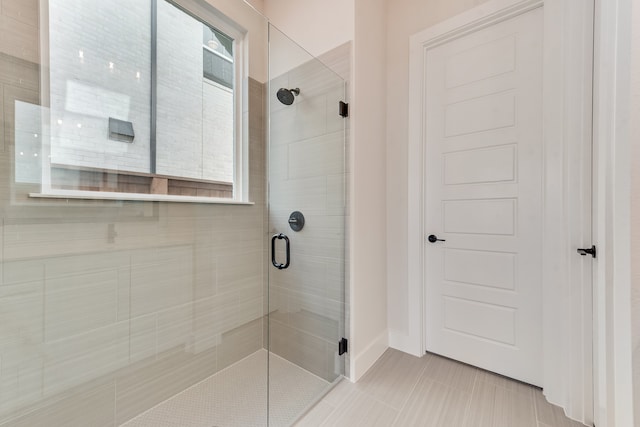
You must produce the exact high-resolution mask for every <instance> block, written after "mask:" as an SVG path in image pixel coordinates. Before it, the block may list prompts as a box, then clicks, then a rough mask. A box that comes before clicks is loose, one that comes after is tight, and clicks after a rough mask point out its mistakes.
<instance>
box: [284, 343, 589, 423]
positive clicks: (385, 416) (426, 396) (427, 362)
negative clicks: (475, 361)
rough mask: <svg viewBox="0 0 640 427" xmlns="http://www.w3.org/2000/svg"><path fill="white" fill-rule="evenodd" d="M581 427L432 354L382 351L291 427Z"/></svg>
mask: <svg viewBox="0 0 640 427" xmlns="http://www.w3.org/2000/svg"><path fill="white" fill-rule="evenodd" d="M307 426H331V427H339V426H349V427H354V426H366V427H373V426H381V427H386V426H400V427H405V426H407V427H409V426H421V427H457V426H461V427H582V424H580V423H577V422H575V421H571V420H569V419H568V418H566V417H565V416H564V413H563V412H562V410H561V409H560V408H558V407H557V406H553V405H551V404H549V403H548V402H547V401H546V399H545V398H544V396H543V395H542V392H541V391H540V389H538V388H536V387H532V386H529V385H526V384H522V383H519V382H517V381H513V380H510V379H508V378H504V377H501V376H498V375H495V374H492V373H490V372H486V371H483V370H480V369H477V368H474V367H471V366H468V365H464V364H462V363H458V362H455V361H452V360H449V359H446V358H443V357H440V356H436V355H434V354H427V355H425V356H424V357H422V358H417V357H413V356H410V355H408V354H405V353H402V352H399V351H396V350H391V349H389V350H387V352H386V353H385V354H384V355H383V356H382V357H381V358H380V360H378V362H376V364H375V365H374V367H373V368H371V371H369V372H368V373H367V374H366V375H365V376H364V377H363V378H362V379H361V380H360V381H359V382H358V383H356V384H352V383H350V382H348V381H346V380H344V381H342V382H341V383H340V384H338V386H337V387H335V388H334V389H333V390H332V391H331V392H329V393H328V394H327V395H326V396H325V397H324V398H323V399H322V400H321V401H320V402H319V403H318V404H317V405H316V406H315V407H314V408H313V409H311V410H310V411H309V412H308V413H307V414H306V415H305V416H304V417H303V418H302V419H301V420H300V421H299V422H298V423H297V424H296V427H307Z"/></svg>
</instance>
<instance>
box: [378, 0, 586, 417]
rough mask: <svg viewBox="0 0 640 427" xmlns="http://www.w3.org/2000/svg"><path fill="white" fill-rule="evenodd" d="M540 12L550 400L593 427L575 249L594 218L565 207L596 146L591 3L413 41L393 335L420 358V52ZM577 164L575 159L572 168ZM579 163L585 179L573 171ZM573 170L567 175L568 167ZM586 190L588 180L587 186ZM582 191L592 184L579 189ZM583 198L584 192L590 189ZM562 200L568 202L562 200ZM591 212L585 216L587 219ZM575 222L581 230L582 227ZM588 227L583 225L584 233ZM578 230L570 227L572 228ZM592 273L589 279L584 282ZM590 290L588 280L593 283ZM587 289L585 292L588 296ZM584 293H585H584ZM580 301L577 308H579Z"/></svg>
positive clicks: (504, 15)
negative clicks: (403, 315)
mask: <svg viewBox="0 0 640 427" xmlns="http://www.w3.org/2000/svg"><path fill="white" fill-rule="evenodd" d="M543 5H544V22H545V24H544V37H545V43H544V46H545V48H544V69H545V71H544V83H543V85H544V109H545V113H544V129H545V135H544V156H545V166H544V167H545V170H544V176H545V187H544V190H545V193H544V200H545V202H544V236H543V239H544V243H543V245H544V248H545V252H544V261H543V265H544V267H543V270H544V271H543V274H544V280H543V282H544V284H543V309H544V315H543V318H544V325H541V327H542V328H543V343H544V360H543V370H544V379H543V385H544V393H545V395H546V396H547V398H548V399H549V400H550V401H551V402H552V403H555V404H557V405H560V406H562V407H563V408H564V409H565V411H566V412H567V414H568V415H569V416H570V417H572V418H574V419H579V420H581V421H584V422H586V423H590V422H591V421H592V416H593V409H592V396H591V395H592V387H591V381H592V373H591V367H592V365H591V355H590V350H591V341H590V340H591V336H592V333H591V323H592V312H591V292H590V290H589V289H587V290H586V291H585V289H584V288H585V286H583V282H582V277H587V279H588V275H589V270H590V268H591V266H590V264H587V263H584V262H583V263H581V262H580V261H577V262H576V258H575V256H576V255H577V254H576V253H575V249H576V248H577V247H581V246H580V245H584V244H586V243H587V242H586V241H585V240H586V239H590V233H591V222H590V215H589V213H588V212H587V213H586V214H585V215H578V217H577V218H576V217H572V216H571V215H575V214H576V213H577V212H581V209H582V208H583V206H584V204H585V202H587V201H586V197H584V198H583V197H580V196H578V197H575V195H573V197H569V196H571V195H572V194H571V191H572V190H573V191H575V187H574V185H575V182H576V180H577V182H579V183H581V182H582V181H580V179H581V178H583V177H584V176H589V173H590V171H589V170H588V169H589V168H588V166H585V167H582V166H583V163H584V159H583V158H582V156H583V155H584V153H585V152H587V153H589V152H590V146H589V145H588V142H590V141H591V130H592V124H591V109H590V106H591V82H592V75H591V67H590V66H589V64H590V63H591V62H590V61H591V54H592V47H593V44H592V41H591V37H590V36H591V31H592V28H593V27H592V20H593V3H592V1H584V0H546V1H544V2H543V1H542V0H492V1H489V2H487V3H484V4H482V5H480V6H478V7H476V8H473V9H471V10H469V11H467V12H465V13H463V14H461V15H458V16H455V17H453V18H451V19H449V20H447V21H445V22H443V23H441V24H438V25H435V26H433V27H431V28H429V29H426V30H424V31H422V32H420V33H418V34H415V35H414V36H412V37H411V40H410V88H411V89H410V101H409V106H410V108H409V111H410V113H409V147H408V185H409V187H408V196H409V197H408V200H409V204H408V218H407V227H408V229H409V230H411V231H410V233H408V236H409V240H408V260H407V262H408V278H409V284H408V285H409V298H408V306H409V309H408V311H409V313H408V317H409V319H408V320H409V327H408V333H405V334H402V333H400V332H398V331H394V332H392V334H390V342H391V343H392V344H393V345H394V346H396V345H397V346H398V347H396V348H399V349H400V350H403V351H407V352H409V353H414V352H415V348H416V345H419V346H420V349H421V352H423V351H424V350H425V348H424V336H423V328H424V325H423V319H424V305H423V304H424V303H423V295H424V290H423V283H424V280H423V277H424V271H423V249H424V240H423V239H424V235H425V233H424V228H423V227H424V226H423V210H424V208H423V198H424V195H423V188H422V186H423V168H424V154H423V147H422V141H423V122H422V118H423V114H424V109H423V105H422V94H423V93H424V92H423V91H424V86H423V85H424V82H423V75H424V73H423V67H424V56H423V55H424V50H425V49H427V48H430V47H433V46H437V45H439V44H442V43H444V42H446V41H449V40H452V39H455V38H458V37H461V36H463V35H466V34H469V33H470V32H472V31H476V30H478V29H482V28H484V27H486V26H489V25H493V24H495V23H498V22H501V21H504V20H506V19H509V18H511V17H514V16H517V15H519V14H522V13H525V12H527V11H529V10H532V9H534V8H536V7H541V6H543ZM572 156H581V157H578V159H580V160H576V159H575V157H572ZM569 159H572V160H573V161H574V162H575V161H577V164H579V166H578V167H577V169H580V172H581V173H582V174H581V175H580V176H579V177H577V178H576V177H572V176H569V175H568V174H569V171H570V170H573V169H572V168H571V167H573V166H575V164H574V165H571V164H570V162H569ZM570 166H571V167H570ZM587 181H588V179H587ZM582 184H583V185H587V186H588V184H589V182H587V183H582ZM585 191H586V187H585ZM565 196H567V198H566V199H565ZM587 210H588V209H587ZM576 221H577V223H578V225H577V226H576V225H575V224H576ZM580 221H582V223H580ZM571 225H573V226H571ZM585 271H586V273H585ZM587 281H588V280H587ZM586 287H587V288H588V286H586ZM581 288H582V289H581ZM576 295H577V298H576Z"/></svg>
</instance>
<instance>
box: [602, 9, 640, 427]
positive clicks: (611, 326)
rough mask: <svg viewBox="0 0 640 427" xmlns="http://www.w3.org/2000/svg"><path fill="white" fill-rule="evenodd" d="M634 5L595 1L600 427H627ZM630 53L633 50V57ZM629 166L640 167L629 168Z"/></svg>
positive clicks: (629, 420)
mask: <svg viewBox="0 0 640 427" xmlns="http://www.w3.org/2000/svg"><path fill="white" fill-rule="evenodd" d="M632 4H633V2H632V0H612V1H599V2H597V3H596V7H597V18H598V19H597V20H596V22H597V25H596V49H595V52H596V61H595V92H594V94H595V103H594V137H595V159H594V160H595V162H594V164H595V167H596V177H597V179H596V181H595V185H596V187H595V189H596V191H595V207H596V209H595V232H596V236H595V240H596V244H597V245H598V249H599V252H600V254H601V255H600V256H599V258H600V260H599V262H598V263H597V268H596V272H597V276H596V277H597V282H596V283H597V285H596V288H595V290H596V292H595V301H594V303H595V311H596V322H595V325H596V328H597V334H596V336H595V339H596V342H595V349H596V352H595V356H596V357H595V364H596V374H597V375H596V378H595V380H596V396H595V406H596V417H595V423H596V424H597V425H598V426H601V427H617V426H632V425H634V424H633V384H632V375H631V374H632V360H631V359H632V357H631V356H632V354H631V353H632V342H631V341H632V339H631V336H632V334H631V330H632V328H631V320H632V317H631V304H630V297H631V277H632V271H633V270H632V267H631V266H632V262H633V259H635V257H636V256H637V255H636V253H635V252H633V253H632V252H631V248H632V247H631V236H632V235H631V232H632V231H633V230H635V225H634V226H633V228H632V222H631V220H632V213H631V212H632V211H631V203H630V202H631V195H632V194H633V193H632V187H631V166H632V161H630V149H631V147H632V146H633V145H636V144H635V143H634V144H631V143H630V141H631V140H632V139H631V133H630V131H631V129H630V122H631V120H630V116H629V114H630V107H631V106H632V105H637V104H636V102H637V101H633V103H632V98H633V97H632V96H630V92H631V90H632V87H633V86H632V84H631V81H632V80H631V77H630V76H631V73H630V65H631V52H632V50H633V51H634V58H635V50H636V46H635V45H633V44H632V40H631V35H632V28H633V25H632V22H631V13H632V10H633V9H632ZM632 46H633V49H632ZM633 166H637V162H636V161H635V160H634V161H633Z"/></svg>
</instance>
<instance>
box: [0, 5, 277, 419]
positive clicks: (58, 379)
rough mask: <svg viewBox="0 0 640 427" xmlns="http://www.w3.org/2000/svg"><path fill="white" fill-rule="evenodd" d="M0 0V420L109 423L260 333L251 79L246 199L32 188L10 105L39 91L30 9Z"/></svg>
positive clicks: (260, 202) (260, 240)
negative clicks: (19, 171)
mask: <svg viewBox="0 0 640 427" xmlns="http://www.w3.org/2000/svg"><path fill="white" fill-rule="evenodd" d="M3 1H4V2H5V3H6V0H3ZM27 3H28V4H29V5H31V4H33V5H35V4H36V3H37V2H24V3H22V2H11V5H13V6H15V5H18V4H20V5H27ZM3 4H4V3H3ZM16 7H18V6H16ZM25 7H26V6H24V7H23V9H24V8H25ZM0 10H2V14H3V15H2V16H1V17H0V18H1V19H2V20H3V21H2V25H1V26H2V27H3V28H5V29H6V28H7V27H8V26H9V24H6V23H7V22H9V23H10V24H11V25H12V27H10V34H11V37H12V38H13V40H14V41H13V43H10V44H9V43H7V46H5V45H3V44H2V43H1V42H0V45H1V46H0V99H1V100H2V102H1V103H0V118H1V119H2V120H1V121H0V125H1V126H0V218H1V219H0V220H1V222H0V270H1V271H0V426H12V427H13V426H30V427H33V426H45V425H46V426H62V425H64V426H71V425H76V426H113V425H114V424H116V425H117V424H119V423H121V422H123V421H125V420H127V419H129V418H131V417H133V416H135V415H137V414H139V413H140V412H142V411H144V410H146V409H148V408H150V407H152V406H154V405H155V404H157V403H159V402H160V401H162V400H164V399H166V398H168V397H170V396H172V395H173V394H175V393H177V392H179V391H181V390H183V389H184V388H186V387H188V386H190V385H192V384H194V383H196V382H198V381H200V380H202V379H204V378H206V377H207V376H209V375H211V374H213V373H215V372H217V371H219V370H220V369H222V368H224V367H226V366H228V365H230V364H232V363H234V362H235V361H238V360H240V359H241V358H243V357H245V356H247V355H249V354H251V353H252V352H254V351H256V350H258V349H259V348H261V347H262V345H263V324H262V323H263V285H264V279H265V274H264V265H263V264H264V260H266V254H265V247H264V235H265V231H266V230H265V229H264V215H265V213H266V212H265V197H264V195H265V179H264V177H265V161H264V159H265V155H264V153H265V145H264V129H263V124H264V108H263V93H264V88H263V85H262V84H260V83H258V82H256V81H253V80H250V81H249V93H250V100H249V102H250V105H249V117H248V119H249V120H248V122H249V132H250V135H249V140H250V141H249V151H250V152H249V154H250V198H251V200H252V201H253V202H255V205H252V206H234V205H199V204H188V203H185V204H182V203H149V202H111V201H98V200H94V201H79V200H75V201H74V200H68V201H67V200H53V199H51V200H46V199H31V198H29V197H28V196H27V194H28V193H29V192H34V191H36V192H37V191H39V188H38V187H37V186H34V185H29V184H19V183H15V181H14V159H15V155H16V153H15V145H14V141H15V130H14V123H15V118H14V111H15V105H16V104H15V103H16V101H22V102H27V103H31V104H38V103H39V99H40V93H39V78H40V75H39V66H38V65H37V64H36V63H35V62H34V61H35V60H36V58H37V55H35V56H34V54H33V49H36V52H37V45H36V46H35V47H33V46H31V45H32V44H33V43H34V42H36V43H37V31H38V30H37V19H38V18H37V14H36V15H35V17H34V15H33V14H30V13H28V12H29V10H26V9H25V10H15V8H12V7H3V8H1V9H0ZM21 34H22V36H21V37H18V36H20V35H21ZM33 34H36V36H35V37H34V36H33ZM6 40H7V39H5V41H6ZM16 46H17V47H16ZM20 46H24V48H20ZM265 381H266V379H265ZM265 399H266V396H265ZM265 416H266V414H265Z"/></svg>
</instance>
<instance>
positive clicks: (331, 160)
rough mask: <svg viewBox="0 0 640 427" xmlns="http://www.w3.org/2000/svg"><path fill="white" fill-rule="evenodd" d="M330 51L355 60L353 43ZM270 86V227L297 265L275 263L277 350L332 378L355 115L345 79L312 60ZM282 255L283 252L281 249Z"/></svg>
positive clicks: (340, 322)
mask: <svg viewBox="0 0 640 427" xmlns="http://www.w3.org/2000/svg"><path fill="white" fill-rule="evenodd" d="M272 43H273V41H272ZM273 48H278V46H275V47H274V46H272V49H273ZM325 56H326V57H327V59H330V60H331V62H332V63H331V65H336V66H339V65H341V64H342V63H344V62H346V63H347V64H348V60H349V47H348V46H345V47H342V48H341V49H338V50H337V51H336V52H331V53H328V54H327V55H325ZM281 87H284V88H300V91H301V93H300V95H299V96H298V97H297V98H296V100H295V102H294V103H293V105H291V106H284V105H282V104H281V103H280V102H278V100H277V98H276V92H277V90H278V89H279V88H281ZM269 92H270V93H269V99H268V102H269V105H270V135H269V137H270V141H269V168H270V170H269V187H270V200H269V209H270V215H271V217H270V220H271V221H270V231H271V232H272V233H279V232H284V233H285V234H287V235H288V236H289V238H290V239H291V266H290V267H289V268H288V269H286V270H276V269H274V268H271V269H270V275H269V313H270V315H271V318H270V323H269V325H270V334H269V337H270V341H269V342H270V350H271V351H273V352H274V353H275V354H277V355H279V356H281V357H283V358H285V359H287V360H289V361H291V362H293V363H295V364H297V365H299V366H301V367H303V368H305V369H307V370H308V371H310V372H312V373H314V374H316V375H318V376H319V377H321V378H323V379H325V380H327V381H333V380H334V379H335V378H336V377H337V375H339V374H341V373H342V372H341V371H340V369H341V368H340V365H341V364H342V363H344V360H343V358H339V357H338V356H337V343H338V341H339V340H340V338H341V337H342V336H343V335H342V334H343V330H344V322H345V317H344V315H343V310H345V304H344V298H345V294H346V292H345V286H346V285H345V270H346V266H345V241H346V238H345V236H346V234H345V226H346V216H345V215H346V211H345V209H346V196H345V189H346V188H345V187H346V179H347V175H346V174H345V169H344V168H345V163H346V161H345V160H346V159H345V155H346V148H345V134H346V133H345V126H346V125H347V122H348V120H345V119H343V118H342V117H340V116H339V115H338V102H339V101H340V100H345V96H346V95H345V85H344V81H343V79H342V78H340V77H339V76H338V75H336V74H335V73H334V72H333V71H331V70H329V69H328V68H327V67H326V65H324V64H323V63H321V62H320V61H318V60H315V59H313V60H309V61H308V62H306V63H304V64H302V65H299V66H297V67H295V68H294V69H292V70H291V71H289V72H288V73H286V74H283V75H281V76H278V77H276V78H274V79H272V80H271V85H270V91H269ZM296 210H298V211H301V212H302V213H303V214H304V216H305V218H306V223H305V227H304V229H303V230H302V231H300V232H294V231H292V230H291V229H290V228H289V225H288V223H287V220H288V218H289V214H290V213H291V212H292V211H296ZM277 256H278V259H279V260H282V259H284V254H283V253H282V251H278V253H277Z"/></svg>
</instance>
